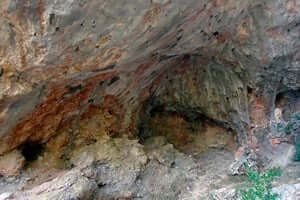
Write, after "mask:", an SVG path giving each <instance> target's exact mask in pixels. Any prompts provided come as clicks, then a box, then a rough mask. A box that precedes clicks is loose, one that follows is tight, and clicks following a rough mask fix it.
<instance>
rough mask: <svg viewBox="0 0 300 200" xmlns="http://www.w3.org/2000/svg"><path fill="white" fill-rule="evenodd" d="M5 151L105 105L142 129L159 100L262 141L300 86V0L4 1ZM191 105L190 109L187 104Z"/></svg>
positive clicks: (244, 139)
mask: <svg viewBox="0 0 300 200" xmlns="http://www.w3.org/2000/svg"><path fill="white" fill-rule="evenodd" d="M0 9H1V17H0V24H1V29H0V38H1V40H0V58H1V59H0V154H5V153H6V152H9V151H12V150H13V149H15V148H18V147H20V146H21V145H22V144H24V143H26V142H40V143H44V142H47V141H48V140H49V139H50V138H52V137H53V136H55V135H57V133H59V130H60V129H62V128H64V127H67V126H69V125H70V123H71V122H72V121H74V120H77V121H80V120H82V119H84V118H85V116H87V115H91V114H93V113H94V112H95V110H98V109H102V110H104V111H105V112H109V113H111V114H113V115H115V116H116V118H117V119H118V123H117V124H115V125H114V127H113V128H112V127H111V129H113V130H112V132H118V134H128V135H131V136H132V135H135V134H136V133H137V130H136V129H137V124H138V119H139V118H138V115H139V113H140V109H141V108H142V107H143V104H144V103H147V102H148V101H147V100H149V98H154V99H156V100H155V101H157V102H158V103H157V104H158V105H166V106H167V107H170V108H172V109H173V110H174V109H175V110H178V109H179V110H178V111H180V110H181V111H182V110H185V113H189V112H190V111H192V112H195V113H198V114H201V115H205V116H206V117H208V118H210V119H213V120H215V121H217V122H218V123H221V124H222V126H225V127H227V128H231V129H233V130H234V131H236V132H237V134H238V136H239V144H240V145H241V146H250V147H251V148H252V149H256V148H257V147H258V146H260V145H258V144H262V143H263V142H262V141H265V140H264V136H265V135H270V134H272V133H270V131H269V125H270V120H271V119H272V118H273V110H274V108H275V103H274V102H275V98H276V95H277V94H278V93H280V92H283V91H285V90H296V89H298V88H299V87H300V71H299V69H300V51H299V45H300V40H299V35H300V12H299V10H300V2H299V1H298V0H284V1H279V0H263V1H261V0H251V1H250V0H249V1H236V0H213V1H206V0H203V1H199V0H189V1H181V0H173V1H171V0H151V1H131V0H126V1H104V0H90V1H85V0H67V1H65V0H55V1H52V0H32V1H21V0H3V1H1V3H0ZM187 111H188V112H187Z"/></svg>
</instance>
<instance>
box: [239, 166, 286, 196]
mask: <svg viewBox="0 0 300 200" xmlns="http://www.w3.org/2000/svg"><path fill="white" fill-rule="evenodd" d="M246 174H247V177H248V180H249V182H250V184H249V185H248V189H246V190H241V191H240V195H241V197H242V199H243V200H276V199H278V198H279V194H276V193H272V182H273V181H274V180H275V179H276V178H278V177H280V176H281V174H282V171H281V169H279V168H272V169H269V170H268V171H267V172H264V173H259V172H257V171H256V170H255V169H253V168H249V167H247V173H246Z"/></svg>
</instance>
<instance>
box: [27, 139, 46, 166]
mask: <svg viewBox="0 0 300 200" xmlns="http://www.w3.org/2000/svg"><path fill="white" fill-rule="evenodd" d="M44 150H45V147H44V145H43V144H39V143H25V144H24V145H23V146H22V147H21V153H22V155H23V156H24V158H25V161H26V163H27V164H29V163H30V162H34V161H36V160H37V159H38V157H39V156H42V155H43V152H44Z"/></svg>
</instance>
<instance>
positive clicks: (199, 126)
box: [139, 107, 237, 156]
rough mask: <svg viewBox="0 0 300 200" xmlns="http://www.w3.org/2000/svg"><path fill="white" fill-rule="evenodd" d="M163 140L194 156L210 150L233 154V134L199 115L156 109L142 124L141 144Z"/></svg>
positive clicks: (234, 135)
mask: <svg viewBox="0 0 300 200" xmlns="http://www.w3.org/2000/svg"><path fill="white" fill-rule="evenodd" d="M157 136H160V137H164V138H165V139H166V140H167V142H168V143H171V144H173V145H174V147H175V148H176V149H178V150H180V151H181V152H184V153H186V154H189V155H193V156H197V155H199V154H201V153H203V152H207V151H210V150H226V151H229V152H234V151H235V150H236V148H237V141H236V134H235V133H234V132H233V131H232V130H228V129H225V128H224V127H222V126H220V125H218V124H217V123H215V122H213V121H212V120H211V119H209V118H207V117H205V116H202V115H192V117H191V116H186V115H183V114H181V113H178V112H175V111H164V110H163V109H161V108H160V107H159V108H155V109H153V110H152V111H151V112H150V114H149V115H148V116H147V117H146V119H145V120H144V121H143V122H142V123H141V126H140V131H139V138H140V141H141V143H142V144H145V143H147V141H148V140H149V139H151V138H152V137H157Z"/></svg>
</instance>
